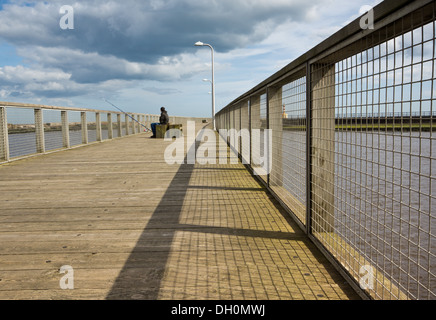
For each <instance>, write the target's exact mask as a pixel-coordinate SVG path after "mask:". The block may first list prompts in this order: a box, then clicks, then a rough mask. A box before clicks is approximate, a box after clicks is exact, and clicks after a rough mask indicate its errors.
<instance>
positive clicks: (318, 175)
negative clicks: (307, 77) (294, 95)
mask: <svg viewBox="0 0 436 320" xmlns="http://www.w3.org/2000/svg"><path fill="white" fill-rule="evenodd" d="M311 77H312V79H311V80H312V83H311V91H312V99H311V105H312V119H311V121H312V129H311V130H312V150H311V157H312V159H311V163H312V174H311V180H312V181H311V183H312V186H311V187H312V194H311V198H312V203H311V206H312V212H311V215H312V221H311V225H312V230H313V231H315V232H333V231H334V190H335V188H334V178H335V176H334V170H335V86H334V83H335V80H334V79H335V78H334V77H335V66H334V65H324V64H315V65H312V74H311Z"/></svg>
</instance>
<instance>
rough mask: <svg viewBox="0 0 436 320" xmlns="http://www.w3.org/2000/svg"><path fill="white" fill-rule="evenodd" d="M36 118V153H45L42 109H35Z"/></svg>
mask: <svg viewBox="0 0 436 320" xmlns="http://www.w3.org/2000/svg"><path fill="white" fill-rule="evenodd" d="M33 112H34V116H35V138H36V152H37V153H44V152H45V140H44V123H43V111H42V109H34V111H33Z"/></svg>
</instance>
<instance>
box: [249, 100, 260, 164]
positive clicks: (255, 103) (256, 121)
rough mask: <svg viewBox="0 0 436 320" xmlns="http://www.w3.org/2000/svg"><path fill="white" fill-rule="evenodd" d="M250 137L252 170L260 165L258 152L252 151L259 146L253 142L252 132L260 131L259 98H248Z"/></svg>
mask: <svg viewBox="0 0 436 320" xmlns="http://www.w3.org/2000/svg"><path fill="white" fill-rule="evenodd" d="M250 106H251V108H250V126H251V128H250V135H251V139H250V140H251V146H250V154H251V156H250V157H251V162H250V164H251V169H254V167H255V166H257V165H259V164H260V152H259V151H254V148H256V149H259V148H260V145H257V144H256V143H257V142H260V141H256V143H254V140H253V136H254V135H253V131H254V130H260V128H261V121H260V96H252V97H250Z"/></svg>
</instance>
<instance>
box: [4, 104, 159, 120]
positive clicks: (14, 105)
mask: <svg viewBox="0 0 436 320" xmlns="http://www.w3.org/2000/svg"><path fill="white" fill-rule="evenodd" d="M0 106H1V107H14V108H30V109H46V110H59V111H79V112H99V113H112V114H124V113H123V112H119V111H112V110H99V109H86V108H75V107H59V106H48V105H42V104H31V103H20V102H5V101H0ZM126 113H127V114H130V115H132V114H133V115H137V114H143V115H145V113H135V112H126ZM147 115H151V116H154V114H147ZM156 115H157V114H156Z"/></svg>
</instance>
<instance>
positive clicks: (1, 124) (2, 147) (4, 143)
mask: <svg viewBox="0 0 436 320" xmlns="http://www.w3.org/2000/svg"><path fill="white" fill-rule="evenodd" d="M0 159H2V160H5V161H9V137H8V120H7V116H6V107H0Z"/></svg>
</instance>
